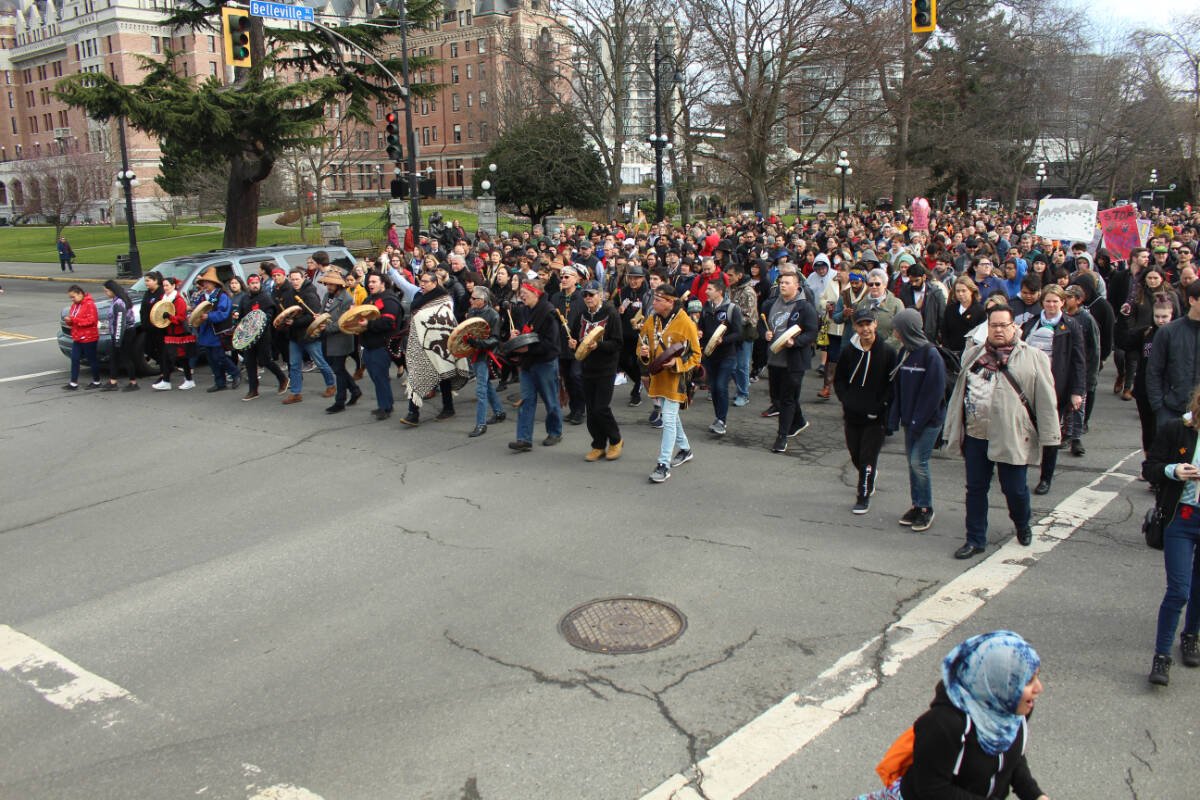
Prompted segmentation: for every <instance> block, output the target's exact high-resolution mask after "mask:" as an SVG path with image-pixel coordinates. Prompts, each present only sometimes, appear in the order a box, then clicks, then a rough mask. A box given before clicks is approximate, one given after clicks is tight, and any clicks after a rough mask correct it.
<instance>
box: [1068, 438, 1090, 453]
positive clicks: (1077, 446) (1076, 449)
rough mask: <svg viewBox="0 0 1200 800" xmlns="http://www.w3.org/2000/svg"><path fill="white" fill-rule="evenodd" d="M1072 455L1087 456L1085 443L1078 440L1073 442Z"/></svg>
mask: <svg viewBox="0 0 1200 800" xmlns="http://www.w3.org/2000/svg"><path fill="white" fill-rule="evenodd" d="M1071 455H1073V456H1084V455H1087V450H1084V449H1083V442H1081V441H1079V440H1078V439H1072V440H1071Z"/></svg>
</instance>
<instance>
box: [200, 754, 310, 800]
mask: <svg viewBox="0 0 1200 800" xmlns="http://www.w3.org/2000/svg"><path fill="white" fill-rule="evenodd" d="M242 774H243V775H244V776H245V777H246V778H247V779H252V778H254V777H256V776H258V775H262V767H260V766H258V765H257V764H247V763H243V764H242ZM207 789H208V787H207V786H205V787H204V788H203V789H201V790H200V792H203V791H205V790H207ZM255 789H258V786H257V785H256V784H254V783H251V784H248V785H247V786H246V791H247V792H253V791H254V790H255ZM200 792H196V794H200ZM248 797H249V800H323V798H322V797H321V795H319V794H314V793H313V792H310V791H309V790H308V789H305V788H304V787H302V786H296V785H295V784H293V783H276V784H274V785H273V786H268V787H267V788H265V789H258V791H257V792H256V793H255V794H254V795H248Z"/></svg>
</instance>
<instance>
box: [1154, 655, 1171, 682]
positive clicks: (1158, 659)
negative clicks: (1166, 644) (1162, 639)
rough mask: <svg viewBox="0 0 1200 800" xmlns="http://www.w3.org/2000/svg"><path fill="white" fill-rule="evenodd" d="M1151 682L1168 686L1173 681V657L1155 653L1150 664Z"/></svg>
mask: <svg viewBox="0 0 1200 800" xmlns="http://www.w3.org/2000/svg"><path fill="white" fill-rule="evenodd" d="M1150 682H1151V683H1153V684H1154V685H1155V686H1166V685H1167V684H1169V683H1170V682H1171V657H1170V656H1160V655H1158V654H1157V653H1155V654H1154V662H1153V663H1152V664H1151V665H1150Z"/></svg>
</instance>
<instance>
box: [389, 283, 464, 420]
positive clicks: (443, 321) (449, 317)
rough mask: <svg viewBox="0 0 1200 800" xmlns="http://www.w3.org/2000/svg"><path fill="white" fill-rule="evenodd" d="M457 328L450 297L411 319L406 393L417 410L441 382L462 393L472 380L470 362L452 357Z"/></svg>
mask: <svg viewBox="0 0 1200 800" xmlns="http://www.w3.org/2000/svg"><path fill="white" fill-rule="evenodd" d="M457 324H458V323H457V320H455V319H454V304H453V301H451V299H450V298H449V297H441V298H438V299H437V300H434V301H432V302H430V303H428V304H427V305H423V306H421V307H420V308H419V309H417V311H416V313H415V314H413V316H412V323H411V325H410V326H409V331H408V346H407V347H406V349H405V360H406V361H407V362H408V367H407V372H406V373H405V374H406V376H407V383H406V387H405V391H406V393H407V394H408V397H409V399H410V400H412V402H413V404H415V405H416V406H417V408H420V407H421V405H422V404H423V402H424V400H425V395H427V394H429V393H430V392H431V391H433V390H434V389H436V388H438V384H439V383H440V382H441V381H444V380H449V381H450V385H451V387H452V388H454V389H460V388H462V387H463V386H464V385H466V383H467V381H468V380H469V379H470V377H471V365H470V364H469V363H468V362H467V359H465V358H455V357H454V356H452V355H451V354H450V345H449V340H450V332H451V331H452V330H454V326H455V325H457Z"/></svg>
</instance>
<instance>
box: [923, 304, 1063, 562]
mask: <svg viewBox="0 0 1200 800" xmlns="http://www.w3.org/2000/svg"><path fill="white" fill-rule="evenodd" d="M1018 331H1019V329H1018V328H1017V326H1016V325H1015V324H1014V323H1013V318H1012V309H1010V308H1008V307H1007V306H995V307H993V308H991V309H990V310H989V311H988V317H987V338H986V339H985V340H984V343H983V344H981V345H975V346H974V347H971V348H970V349H968V350H967V351H966V352H965V353H963V360H962V370H961V371H960V372H959V373H958V380H957V381H956V382H955V384H954V393H953V394H952V395H951V396H950V403H949V406H948V409H947V413H946V427H945V433H944V437H945V439H946V449H947V452H950V453H954V454H961V455H962V457H963V460H964V461H965V463H966V473H967V497H966V506H967V511H966V514H967V517H966V533H967V537H966V538H967V540H966V543H965V544H963V545H962V547H960V548H958V550H956V551H955V553H954V557H955V558H957V559H967V558H971V557H973V556H976V555H979V554H980V553H983V552H984V551H985V549H986V548H987V529H988V491H989V490H990V489H991V484H992V473H993V472H999V474H1000V489H1001V491H1003V492H1004V499H1005V502H1006V503H1007V505H1008V516H1009V518H1010V519H1011V520H1012V521H1013V525H1014V526H1016V534H1017V541H1018V542H1019V543H1020V544H1022V545H1026V546H1028V545H1029V544H1030V543H1031V542H1032V541H1033V531H1032V529H1031V528H1030V525H1029V521H1030V518H1031V513H1032V512H1031V510H1030V504H1029V486H1028V484H1027V483H1026V473H1027V470H1028V466H1029V465H1031V464H1037V463H1038V462H1039V461H1040V460H1041V457H1042V454H1043V453H1044V452H1045V450H1046V448H1048V447H1056V446H1057V445H1058V443H1059V441H1060V434H1059V427H1058V402H1057V398H1056V397H1055V394H1054V376H1053V374H1052V373H1051V371H1050V359H1049V358H1047V357H1046V354H1045V353H1043V352H1042V351H1040V350H1038V349H1037V348H1035V347H1032V346H1030V345H1029V344H1028V343H1026V342H1024V341H1022V340H1021V338H1020V336H1019V335H1018Z"/></svg>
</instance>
